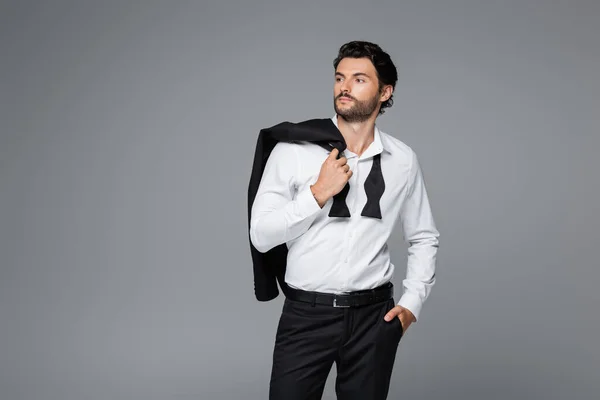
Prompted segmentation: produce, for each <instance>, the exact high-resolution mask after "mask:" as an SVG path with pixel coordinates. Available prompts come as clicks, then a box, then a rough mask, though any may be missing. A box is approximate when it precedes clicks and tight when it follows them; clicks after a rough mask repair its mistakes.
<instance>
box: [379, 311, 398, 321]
mask: <svg viewBox="0 0 600 400" xmlns="http://www.w3.org/2000/svg"><path fill="white" fill-rule="evenodd" d="M398 314H400V310H398V309H397V308H392V309H391V310H390V311H388V312H387V314H385V317H383V319H384V320H386V321H387V322H390V321H391V320H392V318H395V317H396V316H398Z"/></svg>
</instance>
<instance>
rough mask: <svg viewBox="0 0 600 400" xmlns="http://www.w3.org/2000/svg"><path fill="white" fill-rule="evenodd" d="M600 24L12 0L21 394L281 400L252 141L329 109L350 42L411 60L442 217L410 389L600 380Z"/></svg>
mask: <svg viewBox="0 0 600 400" xmlns="http://www.w3.org/2000/svg"><path fill="white" fill-rule="evenodd" d="M599 20H600V2H598V1H596V0H589V1H585V0H580V1H578V0H569V1H566V0H565V1H550V0H548V1H544V0H538V1H536V0H507V1H493V0H471V1H467V0H465V1H460V0H456V1H451V0H438V1H431V0H421V1H369V2H367V1H355V0H354V1H294V2H291V1H275V0H257V1H236V2H233V1H224V0H219V1H212V2H206V1H198V2H193V1H166V0H164V1H150V0H148V1H96V2H92V1H37V2H35V1H9V2H6V1H4V2H2V3H1V4H0V57H1V62H0V96H1V97H0V99H1V104H0V129H1V130H0V132H1V136H0V399H2V400H38V399H39V400H104V399H106V400H120V399H123V400H125V399H127V400H133V399H144V400H154V399H157V400H158V399H160V400H162V399H176V400H184V399H185V400H188V399H207V400H217V399H226V400H231V399H247V400H254V399H256V400H260V399H266V398H267V393H268V381H269V374H270V367H271V355H272V348H273V341H274V337H275V329H276V326H277V322H278V318H279V315H280V311H281V305H282V301H283V298H282V296H279V297H278V298H277V299H275V300H273V301H271V302H266V303H260V302H258V301H257V300H256V299H255V297H254V292H253V284H252V264H251V258H250V249H249V242H248V235H247V203H246V200H247V197H246V196H247V185H248V180H249V177H250V168H251V165H252V159H253V154H254V146H255V143H256V138H257V135H258V132H259V130H260V129H261V128H263V127H267V126H271V125H274V124H276V123H279V122H281V121H286V120H287V121H301V120H304V119H308V118H325V117H331V116H332V115H333V101H332V97H333V92H332V88H333V77H334V75H333V72H334V70H333V66H332V61H333V59H334V58H335V56H336V54H337V51H338V48H339V47H340V46H341V45H342V44H343V43H345V42H347V41H350V40H370V41H373V42H376V43H378V44H380V45H381V46H382V47H383V48H384V50H386V51H387V52H389V54H390V55H391V56H392V59H393V60H394V62H395V63H396V65H397V67H398V71H399V81H398V85H397V87H396V91H395V103H394V105H393V107H392V108H391V109H389V110H388V111H387V112H386V114H385V115H384V116H382V117H380V118H379V119H378V124H379V126H380V127H381V128H382V129H383V130H384V131H385V132H388V133H390V134H391V135H393V136H394V137H396V138H398V139H400V140H402V141H403V142H404V143H406V144H407V145H409V146H411V147H412V148H413V149H414V150H415V151H416V153H417V154H418V156H419V159H420V162H421V164H422V168H423V172H424V176H425V180H426V185H427V189H428V192H429V195H430V200H431V204H432V208H433V212H434V216H435V220H436V223H437V225H438V228H439V230H440V233H441V236H440V249H439V253H438V272H437V283H436V286H435V287H434V290H433V292H432V294H431V297H430V298H429V299H428V300H427V302H426V304H425V306H424V309H423V312H422V315H421V320H420V321H419V322H418V323H417V324H413V325H412V326H411V327H410V328H409V330H408V332H407V334H406V336H405V337H404V338H403V339H402V341H401V343H400V347H399V351H398V355H397V358H396V365H395V369H394V373H393V380H392V384H391V393H390V397H389V398H390V399H426V400H428V399H457V400H458V399H478V400H479V399H486V400H487V399H490V400H493V399H537V398H540V399H542V398H543V399H595V398H598V396H599V393H600V382H599V381H600V379H599V378H600V372H599V371H600V345H599V344H598V338H599V332H600V313H599V311H598V310H599V306H600V294H599V291H598V285H599V284H600V272H599V266H600V263H599V261H598V256H597V248H598V242H599V239H600V234H599V232H598V226H599V223H600V217H599V214H600V179H599V177H598V173H599V172H600V161H599V160H598V157H597V154H596V153H597V152H598V148H599V146H600V130H599V129H600V122H599V117H598V116H599V114H600V72H599V71H600V24H599V23H598V21H599ZM389 245H390V248H391V250H392V257H393V262H394V263H395V265H396V268H397V269H396V271H397V274H396V275H395V277H394V283H396V284H397V287H399V284H400V281H401V279H402V277H403V276H404V273H405V267H406V243H404V242H403V240H402V236H401V233H400V231H397V232H396V233H395V234H394V235H393V236H392V238H391V241H390V243H389ZM398 295H399V293H398V294H397V296H398ZM334 379H335V367H334V368H333V369H332V372H331V374H330V376H329V379H328V382H327V386H326V389H325V395H324V399H334V398H335V394H334V391H333V382H334Z"/></svg>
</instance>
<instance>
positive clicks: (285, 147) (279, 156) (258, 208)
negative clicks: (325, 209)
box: [250, 142, 321, 253]
mask: <svg viewBox="0 0 600 400" xmlns="http://www.w3.org/2000/svg"><path fill="white" fill-rule="evenodd" d="M299 168H300V164H299V157H298V151H297V148H296V145H295V144H293V143H287V142H278V143H277V144H276V145H275V147H274V148H273V150H272V152H271V154H270V155H269V158H268V159H267V162H266V164H265V168H264V171H263V175H262V177H261V181H260V184H259V187H258V190H257V193H256V197H255V199H254V203H253V204H252V210H251V218H250V240H251V242H252V244H253V245H254V247H255V248H256V249H257V250H258V251H260V252H261V253H265V252H267V251H269V250H270V249H272V248H273V247H275V246H277V245H280V244H283V243H286V242H288V241H290V240H292V239H295V238H297V237H298V236H300V235H302V234H303V233H304V232H306V231H307V230H308V228H309V227H310V225H311V224H312V222H313V221H314V220H315V218H316V216H317V215H318V213H319V211H321V207H320V206H319V204H318V203H317V201H316V199H315V198H314V197H313V194H312V192H311V190H310V187H309V186H306V188H305V189H303V190H301V191H299V192H297V190H296V187H297V185H296V179H297V177H298V176H299V175H298V172H299Z"/></svg>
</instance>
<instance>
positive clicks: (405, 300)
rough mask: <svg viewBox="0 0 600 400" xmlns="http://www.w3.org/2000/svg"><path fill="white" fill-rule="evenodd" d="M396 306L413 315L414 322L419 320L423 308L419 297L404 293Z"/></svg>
mask: <svg viewBox="0 0 600 400" xmlns="http://www.w3.org/2000/svg"><path fill="white" fill-rule="evenodd" d="M398 305H399V306H402V307H404V308H407V309H408V310H409V311H410V312H412V313H413V315H414V316H415V320H416V321H418V320H419V314H420V313H421V308H423V302H422V301H421V299H420V298H419V296H417V295H415V294H412V293H404V294H403V295H402V297H400V300H399V301H398ZM416 321H415V322H416Z"/></svg>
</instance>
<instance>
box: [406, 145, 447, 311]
mask: <svg viewBox="0 0 600 400" xmlns="http://www.w3.org/2000/svg"><path fill="white" fill-rule="evenodd" d="M400 218H401V222H402V229H403V234H404V238H405V240H406V241H407V242H408V244H409V247H408V265H407V269H406V278H405V279H404V280H403V281H402V283H403V288H404V294H403V295H402V297H401V298H400V300H399V301H398V304H399V305H401V306H403V307H405V308H408V309H409V310H410V311H411V312H412V313H413V315H414V316H415V318H416V319H417V320H418V318H419V314H420V313H421V308H422V307H423V303H424V302H425V300H426V299H427V297H428V296H429V293H430V292H431V289H432V287H433V285H434V283H435V269H436V255H437V249H438V246H439V239H438V238H439V232H438V230H437V229H436V226H435V222H434V220H433V215H432V212H431V207H430V204H429V199H428V197H427V190H426V188H425V181H424V179H423V173H422V171H421V167H420V166H419V162H418V159H417V156H416V154H415V153H414V152H413V154H412V163H411V168H410V173H409V183H408V187H407V192H406V196H405V199H404V204H403V205H402V209H401V213H400Z"/></svg>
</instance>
